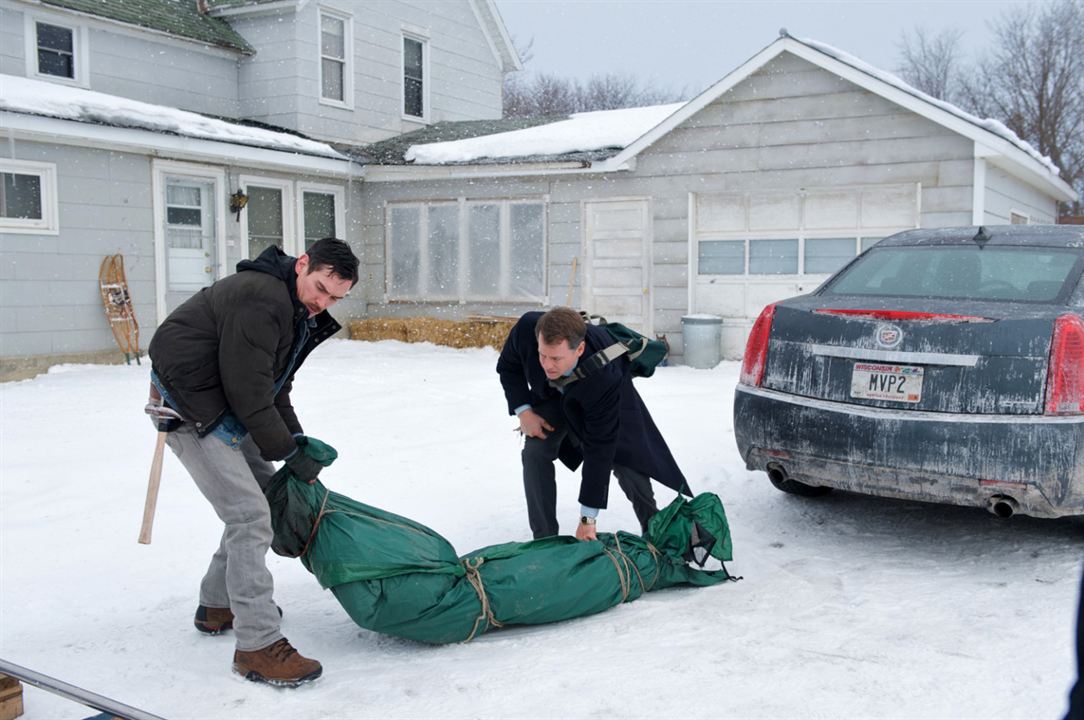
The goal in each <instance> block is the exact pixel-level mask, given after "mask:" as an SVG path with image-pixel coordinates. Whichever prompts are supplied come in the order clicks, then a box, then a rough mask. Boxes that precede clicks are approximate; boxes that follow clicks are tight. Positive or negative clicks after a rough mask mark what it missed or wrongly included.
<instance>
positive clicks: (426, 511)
mask: <svg viewBox="0 0 1084 720" xmlns="http://www.w3.org/2000/svg"><path fill="white" fill-rule="evenodd" d="M496 357H497V356H496V353H495V352H494V351H492V350H488V349H486V350H452V349H448V348H442V347H434V346H432V345H406V344H401V343H397V342H381V343H360V342H351V341H332V342H329V343H327V344H326V346H324V347H322V348H321V349H320V350H319V351H317V352H316V353H315V354H314V355H313V356H312V358H310V360H309V361H308V363H307V364H306V366H305V368H304V369H303V370H302V371H301V373H300V374H299V376H298V380H297V382H296V384H295V391H294V404H295V406H296V407H297V408H298V413H299V416H300V418H301V420H302V423H303V424H304V425H305V428H306V430H307V431H308V432H309V433H310V434H312V435H313V436H315V437H319V438H321V439H323V440H325V441H327V442H329V443H331V444H332V445H334V446H335V447H337V448H338V450H339V452H340V459H339V460H338V462H337V463H336V464H335V465H333V466H332V467H331V468H329V469H328V470H326V471H325V472H324V473H323V475H322V476H321V479H322V480H323V481H324V482H325V483H326V484H327V485H328V486H329V487H331V488H332V489H334V490H337V491H339V492H342V493H344V494H346V495H350V496H352V497H355V498H357V499H359V500H362V501H364V502H367V503H370V504H373V505H376V506H378V507H382V508H385V509H388V510H391V511H394V512H398V513H401V514H403V515H407V516H409V517H411V518H414V519H416V520H418V521H420V522H423V523H425V524H427V525H429V526H431V527H433V528H434V529H436V530H437V531H438V532H440V533H442V534H443V535H444V536H445V537H447V538H448V539H449V540H450V541H451V542H452V544H453V545H454V546H455V547H456V548H457V549H458V550H459V551H460V553H466V552H468V551H470V550H472V549H474V548H477V547H481V546H484V545H488V544H491V543H498V542H504V541H508V540H513V539H526V538H527V537H529V531H528V529H527V521H526V513H525V510H524V506H523V497H522V487H521V481H520V469H519V438H518V435H517V434H516V433H514V432H512V430H511V429H512V427H513V426H514V424H515V423H514V422H513V420H512V419H511V418H509V417H508V415H507V414H506V409H505V404H504V399H503V395H502V393H501V390H500V386H499V384H498V382H497V376H496V373H495V372H494V365H495V363H496ZM736 378H737V366H736V365H735V364H733V363H724V364H723V365H721V366H720V367H718V368H716V369H715V370H710V371H706V370H693V369H690V368H682V367H671V368H663V369H661V370H659V372H657V373H656V375H655V377H654V378H651V379H650V380H639V381H637V383H638V387H639V389H640V392H641V393H642V394H643V396H644V397H645V399H646V400H647V403H648V406H649V407H650V408H651V411H652V413H653V415H654V417H655V419H656V421H657V423H658V425H659V426H660V428H661V429H662V431H663V434H664V435H665V436H666V437H667V438H668V440H669V442H670V444H671V447H672V449H673V450H674V454H675V456H676V457H677V459H678V462H679V463H680V464H681V465H682V467H683V469H684V470H685V473H686V475H687V476H688V478H689V481H690V483H691V484H692V486H693V488H694V490H697V491H704V490H710V491H713V492H715V493H717V494H718V495H719V496H720V497H721V498H722V499H723V502H724V504H725V505H726V508H727V512H728V515H729V518H730V521H731V525H732V531H733V536H734V549H735V550H734V552H735V560H734V562H733V563H731V564H730V565H729V568H730V570H731V571H732V572H734V573H735V574H739V575H742V576H744V578H745V579H744V580H743V581H741V582H738V583H725V584H723V585H720V586H716V587H711V588H705V589H675V590H665V591H659V592H654V593H650V594H648V595H645V596H644V597H643V598H641V599H640V600H638V601H636V602H634V603H630V604H628V605H622V606H619V607H617V608H614V609H612V610H610V611H608V612H605V613H602V614H599V615H594V616H591V617H586V618H580V619H577V620H574V621H570V622H566V623H561V624H557V625H548V626H540V627H531V628H511V629H505V630H501V631H496V632H491V633H488V634H486V635H485V636H483V637H481V638H480V639H478V640H475V641H474V642H471V643H469V644H465V645H452V646H442V647H432V646H427V645H421V644H417V643H413V642H408V641H404V640H400V639H396V638H392V637H386V636H381V635H377V634H374V633H372V632H369V631H366V630H362V629H360V628H358V627H357V626H356V625H354V624H353V623H352V622H351V621H350V619H349V618H348V617H347V615H346V613H345V612H344V611H343V610H342V608H341V607H340V606H339V604H338V603H337V602H336V600H335V598H334V597H333V596H332V595H331V593H330V592H325V591H323V590H322V589H321V588H320V587H319V585H318V584H317V583H316V581H315V579H313V578H312V576H311V575H309V574H308V573H307V572H306V571H305V569H304V568H303V567H302V566H301V564H300V563H299V562H298V561H297V560H292V559H287V558H281V557H278V556H275V555H271V556H269V563H270V565H271V567H272V570H273V572H274V574H275V578H276V599H277V601H278V603H279V604H280V605H281V606H282V607H283V609H284V610H285V619H284V625H283V629H284V632H285V633H286V635H287V637H289V639H290V640H291V641H292V642H293V643H294V644H295V645H296V646H297V647H298V648H299V649H300V650H301V651H302V652H303V653H305V654H308V655H310V656H311V657H315V658H317V659H319V660H320V661H321V662H323V664H324V676H323V677H322V678H321V679H320V680H318V681H317V682H316V683H314V684H312V685H309V686H306V687H303V688H300V689H296V690H277V689H273V688H269V687H267V686H262V685H257V684H254V683H250V682H246V681H244V680H242V679H241V678H239V677H238V676H236V675H233V674H232V673H231V672H230V662H231V657H232V652H233V638H232V636H230V635H224V636H220V637H205V636H202V635H200V634H198V633H197V632H196V631H195V630H194V629H193V627H192V624H191V620H192V613H193V611H194V610H195V606H196V601H197V596H196V593H197V584H198V581H199V578H200V577H201V575H202V573H203V570H204V568H205V566H206V563H207V560H208V559H209V557H210V555H211V553H212V551H213V550H214V548H215V547H216V545H217V543H218V537H219V532H220V525H219V523H218V521H217V519H216V518H215V516H214V514H213V513H212V511H211V509H210V506H209V505H208V504H207V503H206V502H205V501H204V500H203V498H202V497H201V496H200V495H199V494H198V492H197V491H196V489H195V486H194V485H193V484H192V482H191V480H190V479H189V478H188V476H187V475H186V473H185V472H184V470H183V468H182V467H181V466H180V464H179V463H178V462H177V461H176V459H175V458H173V457H172V455H170V454H169V453H168V452H167V457H166V464H165V471H164V474H163V480H162V492H161V496H160V498H159V502H158V515H157V519H156V523H155V528H154V542H153V544H152V545H150V546H143V545H138V544H137V543H136V535H137V533H138V530H139V522H140V518H141V515H142V509H143V499H144V493H145V491H146V482H147V471H148V467H149V465H150V460H151V454H152V449H153V444H154V430H153V428H152V427H151V425H150V422H149V421H148V420H147V419H146V418H145V416H144V415H143V413H142V408H143V404H144V403H145V402H146V390H147V368H146V366H144V367H135V366H133V367H126V366H65V367H58V368H54V369H53V371H52V372H50V373H49V374H48V375H43V376H40V377H38V378H36V379H34V380H28V381H23V382H17V383H6V384H3V385H0V431H2V435H0V438H2V444H0V462H2V465H0V480H2V485H0V528H2V536H0V573H2V574H0V583H2V586H0V657H2V658H4V659H6V660H9V661H11V662H14V663H17V664H20V665H24V666H26V667H29V668H32V669H35V670H37V671H39V672H42V673H46V674H48V675H52V676H55V677H58V678H61V679H63V680H66V681H68V682H70V683H74V684H76V685H79V686H82V687H85V688H87V689H90V690H93V691H95V692H98V693H101V694H104V695H108V696H111V697H114V698H116V699H118V700H120V701H123V702H126V703H128V704H130V705H134V706H136V707H140V708H142V709H144V710H147V711H149V712H152V713H156V714H158V715H161V716H164V717H167V718H260V719H264V718H291V719H295V718H387V717H391V718H429V717H448V718H527V717H530V718H535V717H539V718H587V717H593V718H611V717H612V718H617V717H621V718H634V717H635V718H638V717H682V718H708V717H711V718H716V717H733V718H775V717H801V718H809V717H815V718H816V717H819V718H838V717H886V718H1001V717H1004V718H1055V717H1059V714H1060V713H1062V712H1063V711H1064V708H1065V695H1066V692H1067V689H1068V687H1069V685H1070V683H1071V681H1072V679H1073V673H1074V666H1073V662H1074V660H1073V654H1072V641H1073V623H1074V619H1075V611H1076V595H1077V588H1078V584H1079V578H1080V573H1081V560H1082V552H1081V551H1082V548H1084V527H1082V525H1081V523H1080V522H1078V521H1076V520H1058V521H1044V520H1035V519H1032V518H1027V517H1022V516H1018V517H1016V518H1014V519H1012V520H1010V521H1007V522H1005V521H999V520H997V519H996V518H994V517H993V516H991V515H989V514H987V513H986V512H984V511H981V510H977V509H964V508H954V507H940V506H931V505H923V504H918V503H909V502H899V501H893V500H882V499H875V498H868V497H861V496H857V495H851V494H846V493H836V494H833V495H831V496H828V497H826V498H820V499H814V500H810V499H803V498H798V497H793V496H788V495H784V494H782V493H779V492H777V491H776V490H774V489H773V488H772V487H771V486H770V484H769V483H768V481H767V479H766V477H765V476H764V474H763V473H754V472H749V471H746V470H745V468H744V466H743V464H742V462H741V460H740V458H739V457H738V453H737V450H736V448H735V446H734V440H733V436H732V432H731V428H732V422H731V402H732V394H733V393H732V389H733V386H734V384H735V381H736ZM559 478H560V489H559V503H560V507H559V513H560V517H561V519H562V520H563V521H565V522H566V523H567V525H566V527H567V529H569V530H571V529H572V523H573V522H574V520H575V518H576V515H577V513H578V506H577V504H576V502H575V498H576V489H577V486H578V483H577V481H576V480H575V479H574V477H573V476H572V475H571V474H570V473H568V472H567V471H564V470H563V469H561V470H560V471H559ZM657 493H658V495H659V497H660V500H663V501H668V500H670V499H671V498H672V493H671V492H670V491H668V490H666V489H665V488H661V487H657ZM611 505H612V507H611V508H610V509H609V510H608V511H606V512H605V513H604V514H603V515H602V517H601V520H600V526H601V527H600V529H601V530H603V531H606V530H613V529H618V528H620V529H627V530H632V529H634V528H635V527H636V522H635V518H634V516H633V514H632V510H631V508H630V507H629V505H628V502H627V501H626V500H625V499H624V498H623V497H622V496H621V494H620V491H619V490H618V489H617V488H616V484H615V487H614V489H613V492H612V493H611ZM24 698H25V705H26V716H25V717H26V718H28V719H29V720H39V719H43V718H45V719H48V720H63V719H64V718H84V717H87V716H88V715H92V714H94V713H93V712H92V711H91V710H89V709H87V708H85V707H82V706H80V705H77V704H74V703H72V702H71V701H68V700H64V699H62V698H59V697H57V696H54V695H51V694H48V693H45V692H43V691H40V690H37V689H35V688H31V687H27V688H26V689H25V691H24Z"/></svg>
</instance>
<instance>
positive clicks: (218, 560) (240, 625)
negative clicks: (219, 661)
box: [166, 423, 282, 650]
mask: <svg viewBox="0 0 1084 720" xmlns="http://www.w3.org/2000/svg"><path fill="white" fill-rule="evenodd" d="M166 442H167V443H168V445H169V447H170V449H171V450H173V453H174V454H175V455H176V456H177V458H178V459H179V460H180V461H181V464H182V465H184V467H185V469H186V470H188V474H189V475H191V476H192V479H193V480H194V481H195V482H196V487H198V488H199V490H200V492H202V493H203V496H204V497H206V498H207V500H208V502H210V503H211V507H213V508H214V510H215V513H216V514H217V515H218V517H219V519H221V520H222V522H223V523H225V525H226V527H225V529H224V530H223V531H222V540H221V542H220V543H219V546H218V550H217V551H216V552H215V554H214V556H212V557H211V564H210V566H209V567H208V568H207V574H206V575H204V577H203V581H202V583H201V584H200V592H199V601H200V604H201V605H206V606H207V607H216V608H226V607H228V608H230V610H232V611H233V615H234V620H233V629H234V633H235V634H236V636H237V649H238V650H259V649H261V648H265V647H267V646H268V645H270V644H271V643H273V642H275V641H276V640H278V639H279V638H281V637H282V633H281V632H280V631H279V613H278V608H277V607H276V606H275V601H274V599H273V597H272V595H273V593H274V581H273V579H272V577H271V571H270V570H268V569H267V550H268V548H270V547H271V536H272V531H271V511H270V509H269V508H268V505H267V499H266V498H265V497H264V495H263V490H262V488H263V487H264V486H265V485H266V484H267V482H268V480H269V479H270V478H271V475H273V474H274V472H275V468H274V466H273V465H272V464H271V463H269V462H267V461H266V460H264V459H263V458H261V457H260V451H259V449H258V448H257V447H256V443H254V442H253V441H252V437H251V436H246V437H245V438H244V440H243V441H242V442H241V443H240V445H239V446H238V447H236V448H231V447H230V446H229V445H227V444H226V443H224V442H222V440H220V439H218V438H216V437H213V436H207V437H205V438H200V437H199V436H198V435H196V432H195V429H194V428H193V427H192V425H191V424H190V423H185V424H183V425H181V427H179V428H178V429H177V430H175V431H173V432H171V433H169V435H168V436H167V439H166Z"/></svg>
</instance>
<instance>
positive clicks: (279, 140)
mask: <svg viewBox="0 0 1084 720" xmlns="http://www.w3.org/2000/svg"><path fill="white" fill-rule="evenodd" d="M0 87H2V89H3V92H2V93H0V110H7V111H9V112H17V113H23V114H27V115H40V116H43V117H53V118H60V119H63V120H73V121H77V122H86V123H92V124H98V125H109V126H114V127H124V128H133V129H141V130H150V131H153V132H161V133H169V134H173V135H181V136H184V137H193V138H199V139H202V140H216V141H218V142H226V143H232V144H235V145H247V146H251V147H258V148H265V149H270V150H277V151H281V152H293V153H303V154H306V155H315V156H319V157H327V158H331V159H335V160H348V159H349V158H347V157H346V156H345V155H343V154H341V153H339V152H338V151H337V150H335V149H334V148H332V147H331V146H330V145H328V144H326V143H322V142H318V141H316V140H308V139H306V138H302V137H298V136H296V135H291V134H290V133H286V132H276V131H274V130H265V129H263V128H258V127H251V126H248V125H241V124H238V123H232V122H228V121H226V120H218V119H216V118H210V117H207V116H204V115H200V114H198V113H194V112H189V111H187V110H179V109H177V108H173V107H169V106H165V105H153V104H151V103H145V102H142V101H139V100H132V99H129V98H124V97H120V96H117V95H108V94H106V93H101V92H96V91H94V90H85V89H83V88H73V87H68V86H62V85H57V84H55V83H51V82H47V81H44V80H34V79H31V78H23V77H18V76H15V75H0Z"/></svg>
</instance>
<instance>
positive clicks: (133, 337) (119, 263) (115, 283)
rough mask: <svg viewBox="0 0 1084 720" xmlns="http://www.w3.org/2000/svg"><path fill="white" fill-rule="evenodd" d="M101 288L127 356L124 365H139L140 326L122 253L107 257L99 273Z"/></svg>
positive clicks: (111, 324) (119, 344)
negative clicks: (125, 273) (133, 359)
mask: <svg viewBox="0 0 1084 720" xmlns="http://www.w3.org/2000/svg"><path fill="white" fill-rule="evenodd" d="M98 286H99V288H100V289H101V292H102V306H103V307H104V308H105V317H106V319H108V320H109V328H110V329H111V330H112V331H113V339H114V340H116V341H117V347H119V348H120V350H121V352H123V353H124V362H126V363H128V364H129V365H131V364H132V358H135V361H136V364H137V365H139V364H141V363H140V362H139V356H140V355H141V354H142V353H141V352H140V350H139V323H138V322H137V321H136V316H135V309H134V308H133V307H132V296H131V295H129V294H128V280H127V278H126V277H125V275H124V256H123V255H120V254H119V253H118V254H116V255H107V256H106V257H105V259H104V260H102V266H101V269H100V270H99V271H98Z"/></svg>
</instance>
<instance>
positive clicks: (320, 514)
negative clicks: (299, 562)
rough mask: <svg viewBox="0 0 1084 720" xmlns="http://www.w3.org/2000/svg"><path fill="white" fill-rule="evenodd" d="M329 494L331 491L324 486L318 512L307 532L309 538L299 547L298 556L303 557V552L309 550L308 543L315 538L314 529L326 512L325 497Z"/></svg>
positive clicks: (317, 526)
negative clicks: (310, 530) (310, 528)
mask: <svg viewBox="0 0 1084 720" xmlns="http://www.w3.org/2000/svg"><path fill="white" fill-rule="evenodd" d="M330 496H331V491H330V490H328V489H327V488H324V499H323V501H321V502H320V512H318V513H316V519H315V520H313V521H312V532H310V533H309V539H308V540H306V541H305V547H303V548H301V553H300V554H299V555H298V557H305V554H306V553H307V552H308V551H309V545H311V544H312V541H313V540H314V539H315V538H316V529H317V528H319V527H320V521H321V520H323V519H324V515H325V514H327V499H328V497H330Z"/></svg>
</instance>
